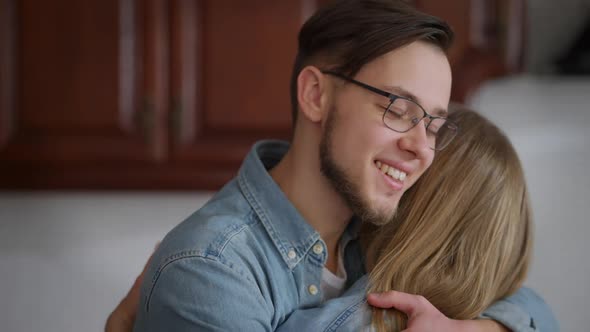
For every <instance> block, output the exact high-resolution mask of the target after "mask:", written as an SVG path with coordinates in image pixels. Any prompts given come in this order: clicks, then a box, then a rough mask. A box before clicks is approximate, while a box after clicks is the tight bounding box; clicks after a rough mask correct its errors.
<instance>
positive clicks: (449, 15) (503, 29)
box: [415, 0, 526, 102]
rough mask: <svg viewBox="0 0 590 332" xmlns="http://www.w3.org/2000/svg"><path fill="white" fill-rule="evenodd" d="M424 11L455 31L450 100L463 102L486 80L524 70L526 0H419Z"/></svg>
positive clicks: (451, 51)
mask: <svg viewBox="0 0 590 332" xmlns="http://www.w3.org/2000/svg"><path fill="white" fill-rule="evenodd" d="M415 3H416V5H417V6H418V7H419V8H420V9H421V10H423V11H425V12H428V13H430V14H432V15H436V16H439V17H442V18H443V19H445V20H446V21H447V22H448V23H449V24H450V25H451V26H452V27H453V30H454V31H455V37H456V38H455V42H454V44H453V47H452V48H451V50H450V51H449V59H450V61H451V65H452V67H453V88H452V95H451V99H452V100H454V101H458V102H464V101H466V99H468V98H469V96H470V95H471V94H472V93H473V92H474V91H476V90H477V89H478V87H479V86H480V85H481V83H483V82H484V81H486V80H489V79H492V78H496V77H500V76H504V75H508V74H512V73H516V72H518V71H520V70H522V67H523V64H522V59H523V49H524V33H525V30H526V29H525V23H526V17H525V16H526V15H525V5H524V0H456V1H438V0H416V1H415Z"/></svg>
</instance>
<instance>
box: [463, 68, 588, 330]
mask: <svg viewBox="0 0 590 332" xmlns="http://www.w3.org/2000/svg"><path fill="white" fill-rule="evenodd" d="M589 96H590V77H587V78H585V79H581V78H563V77H562V78H558V77H534V76H526V75H525V76H520V77H513V78H507V79H503V80H498V81H495V82H490V83H488V84H487V85H486V86H484V87H483V88H482V90H480V92H479V94H478V95H476V96H475V97H474V98H473V100H472V102H471V103H472V105H473V106H474V108H475V109H477V110H479V111H481V113H483V114H484V115H486V116H487V117H488V118H490V119H491V120H492V121H494V122H495V123H496V124H498V125H499V126H500V128H503V130H504V131H505V132H506V134H507V135H508V136H509V137H510V139H511V140H512V143H513V144H514V146H515V148H516V150H517V152H518V153H519V156H520V158H521V161H522V164H523V167H524V170H525V176H526V178H527V183H528V188H529V191H530V197H531V203H532V207H533V213H534V222H535V250H534V259H533V265H532V269H531V273H530V275H529V279H528V282H527V284H528V285H530V286H532V287H533V288H534V289H536V290H537V291H539V292H540V293H541V294H542V295H543V296H544V298H545V299H546V300H547V302H548V303H549V304H550V305H551V306H552V307H553V308H554V311H555V313H556V314H557V317H558V319H559V321H560V323H561V328H562V331H567V332H569V331H572V332H573V331H588V330H590V328H589V327H588V321H587V312H588V308H590V258H589V256H590V242H589V241H588V240H587V237H588V235H589V234H590V222H589V220H588V207H589V206H590V199H589V197H590V176H588V171H589V170H590V148H589V145H590V130H588V128H589V127H590V103H589V102H588V97H589Z"/></svg>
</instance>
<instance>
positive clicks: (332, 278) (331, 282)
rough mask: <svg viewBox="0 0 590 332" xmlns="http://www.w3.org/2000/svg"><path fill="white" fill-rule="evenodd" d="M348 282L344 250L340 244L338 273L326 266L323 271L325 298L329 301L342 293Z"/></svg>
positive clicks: (322, 286) (322, 284) (322, 283)
mask: <svg viewBox="0 0 590 332" xmlns="http://www.w3.org/2000/svg"><path fill="white" fill-rule="evenodd" d="M345 284H346V270H345V269H344V251H343V250H342V249H341V248H340V246H338V268H337V270H336V274H334V273H332V272H331V271H330V270H328V269H327V268H326V267H325V266H324V269H323V271H322V281H321V285H320V287H321V289H322V293H323V294H324V297H323V300H324V301H328V300H330V299H333V298H336V297H338V296H340V294H342V290H344V285H345Z"/></svg>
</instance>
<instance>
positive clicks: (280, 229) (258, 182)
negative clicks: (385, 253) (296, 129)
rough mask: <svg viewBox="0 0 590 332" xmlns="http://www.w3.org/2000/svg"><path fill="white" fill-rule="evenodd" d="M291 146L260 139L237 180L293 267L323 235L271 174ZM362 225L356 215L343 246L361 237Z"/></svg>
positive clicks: (285, 258)
mask: <svg viewBox="0 0 590 332" xmlns="http://www.w3.org/2000/svg"><path fill="white" fill-rule="evenodd" d="M288 149H289V144H288V143H287V142H284V141H276V140H265V141H260V142H257V143H256V144H255V145H254V146H253V147H252V150H250V152H249V153H248V155H247V156H246V159H245V160H244V163H243V164H242V167H241V168H240V171H239V173H238V183H239V185H240V189H241V190H242V193H243V194H244V196H245V197H246V199H247V200H248V202H249V203H250V205H251V206H252V208H253V210H254V211H255V213H256V215H257V216H258V217H259V218H260V220H261V222H262V225H263V226H264V228H265V229H266V231H267V232H268V234H269V236H270V238H271V239H272V241H273V243H274V245H275V246H276V248H277V250H278V251H279V252H280V254H281V256H282V257H283V260H284V261H285V263H286V264H287V265H288V266H289V268H290V269H293V268H294V267H295V266H296V265H297V264H298V263H299V262H300V261H301V259H302V258H303V257H304V256H305V255H306V253H307V252H308V251H309V250H310V249H311V247H312V246H313V245H314V244H315V243H316V242H318V241H319V240H320V234H319V233H318V232H317V231H316V230H315V229H314V228H313V227H311V225H309V224H308V223H307V221H305V219H304V218H303V216H301V214H300V213H299V211H298V210H297V209H296V208H295V206H293V204H291V201H289V199H288V198H287V196H285V193H284V192H283V191H282V190H281V188H280V187H279V186H278V184H277V183H276V182H275V181H274V179H273V178H272V177H271V176H270V174H269V173H268V170H269V169H271V168H272V167H274V166H275V165H276V164H277V163H278V162H279V161H280V160H281V159H282V158H283V156H284V155H285V154H286V153H287V150H288ZM359 228H360V222H359V221H358V220H357V218H353V220H352V221H351V223H350V224H349V225H348V227H347V228H346V230H345V232H344V234H343V236H342V239H341V242H340V245H341V246H342V247H343V248H345V247H346V245H347V244H348V243H349V242H350V241H351V240H353V239H356V238H357V237H358V232H359ZM293 252H294V253H295V256H294V255H293Z"/></svg>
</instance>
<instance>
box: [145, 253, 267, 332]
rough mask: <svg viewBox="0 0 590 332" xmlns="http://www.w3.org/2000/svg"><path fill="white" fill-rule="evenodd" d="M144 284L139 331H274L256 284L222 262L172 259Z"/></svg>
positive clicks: (200, 259) (201, 259)
mask: <svg viewBox="0 0 590 332" xmlns="http://www.w3.org/2000/svg"><path fill="white" fill-rule="evenodd" d="M158 271H159V272H157V273H155V274H153V277H152V278H151V280H149V281H144V287H143V289H142V301H141V302H140V308H139V312H138V317H137V321H136V323H135V327H134V331H137V332H139V331H141V332H144V331H178V332H182V331H271V330H272V328H271V326H270V325H271V323H270V322H271V317H272V315H271V311H270V309H269V305H268V303H267V302H266V301H265V299H264V298H263V296H262V295H261V293H260V291H258V287H257V286H256V284H255V283H254V282H253V281H252V280H250V279H248V277H247V276H246V275H244V274H243V273H240V272H239V271H238V270H236V269H234V268H232V267H230V266H228V265H225V264H223V263H222V262H220V261H219V260H215V259H209V258H206V257H201V256H193V257H183V258H180V259H177V260H172V261H171V262H169V263H167V264H166V265H165V266H163V267H161V268H160V269H159V270H158Z"/></svg>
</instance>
